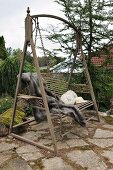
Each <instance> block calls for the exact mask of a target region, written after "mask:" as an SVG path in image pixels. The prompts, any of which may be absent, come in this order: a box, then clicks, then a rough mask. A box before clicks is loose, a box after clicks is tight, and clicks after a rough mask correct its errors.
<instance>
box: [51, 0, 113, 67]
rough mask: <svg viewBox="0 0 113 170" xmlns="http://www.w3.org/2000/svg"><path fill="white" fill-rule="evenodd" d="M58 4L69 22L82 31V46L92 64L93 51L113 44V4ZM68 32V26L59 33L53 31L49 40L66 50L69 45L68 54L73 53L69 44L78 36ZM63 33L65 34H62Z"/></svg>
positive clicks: (82, 0)
mask: <svg viewBox="0 0 113 170" xmlns="http://www.w3.org/2000/svg"><path fill="white" fill-rule="evenodd" d="M56 2H57V3H58V4H59V5H61V6H62V7H63V10H62V11H63V12H64V15H65V16H66V18H67V19H68V21H69V22H71V23H72V24H73V25H75V26H76V27H77V28H78V29H79V30H81V33H82V37H83V39H82V40H83V41H82V45H83V47H84V52H85V53H86V54H87V56H88V64H90V61H91V57H92V52H93V51H97V50H98V48H101V47H103V45H104V44H106V43H113V29H112V25H113V2H112V1H108V0H98V1H97V0H74V1H73V0H56ZM67 30H68V31H69V28H68V26H66V25H64V27H63V28H62V29H60V30H59V33H55V29H52V31H53V34H52V33H51V36H50V37H49V39H51V40H53V41H55V42H60V45H61V46H62V48H65V49H66V45H67V48H68V50H67V49H66V52H68V53H71V51H72V48H71V49H70V48H69V47H70V46H69V44H70V42H73V41H74V39H75V36H76V35H74V33H73V32H72V31H71V32H70V34H67V32H68V31H67ZM63 31H65V32H64V33H62V32H63ZM66 31H67V32H66ZM61 34H62V36H61ZM74 47H75V48H76V46H74ZM70 50H71V51H70Z"/></svg>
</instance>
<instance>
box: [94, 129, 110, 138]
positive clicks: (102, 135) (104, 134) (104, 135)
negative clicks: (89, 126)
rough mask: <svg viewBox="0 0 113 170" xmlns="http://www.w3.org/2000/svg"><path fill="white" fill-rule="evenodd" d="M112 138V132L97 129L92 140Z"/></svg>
mask: <svg viewBox="0 0 113 170" xmlns="http://www.w3.org/2000/svg"><path fill="white" fill-rule="evenodd" d="M111 137H113V132H111V131H109V130H103V129H97V130H96V132H95V134H94V136H93V138H111Z"/></svg>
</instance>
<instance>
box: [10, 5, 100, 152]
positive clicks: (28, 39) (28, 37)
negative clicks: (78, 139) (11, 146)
mask: <svg viewBox="0 0 113 170" xmlns="http://www.w3.org/2000/svg"><path fill="white" fill-rule="evenodd" d="M38 17H50V18H54V19H58V20H61V21H63V22H65V23H66V24H68V25H69V26H70V27H71V28H73V29H74V31H77V29H76V27H75V26H74V25H72V24H71V23H70V22H68V21H66V20H65V19H62V18H60V17H57V16H53V15H48V14H40V15H34V16H30V10H29V8H28V10H27V17H26V19H25V42H24V48H23V56H22V59H21V65H20V70H19V75H18V81H17V87H16V92H15V100H14V106H13V113H12V119H11V124H10V130H9V133H10V135H12V136H13V137H15V138H17V139H19V140H21V141H24V142H26V143H29V144H32V145H35V146H37V147H39V148H40V149H44V150H47V151H50V152H53V153H55V154H58V149H57V142H56V137H55V134H54V127H53V123H52V120H51V116H50V112H49V107H48V102H47V98H46V94H45V90H44V86H43V81H42V76H41V73H40V68H39V63H38V59H37V55H36V50H35V43H34V41H33V36H32V33H33V28H32V20H33V19H34V18H38ZM29 45H30V46H31V50H32V53H33V60H34V64H35V67H36V73H37V77H38V79H39V85H40V90H41V94H42V99H43V103H44V108H45V111H46V115H47V121H48V125H49V129H50V134H51V138H52V142H53V150H52V149H50V148H49V147H46V146H44V145H39V144H38V143H37V142H34V141H31V140H28V139H26V138H24V137H22V136H20V135H17V134H15V133H13V128H15V127H19V126H21V125H24V124H27V123H29V122H31V121H33V120H29V121H26V122H23V123H21V124H19V125H16V126H14V118H15V114H16V106H17V100H18V97H19V89H20V84H21V77H22V72H23V67H24V61H25V56H26V52H27V47H28V46H29ZM82 55H83V54H82ZM83 62H84V66H85V68H86V74H87V77H88V82H89V87H90V91H91V96H92V100H93V104H94V107H95V110H96V112H97V117H98V120H99V115H98V108H97V105H96V101H95V96H94V93H93V88H92V85H91V80H90V76H89V73H88V69H87V65H86V62H85V57H84V55H83ZM32 97H33V96H30V98H32ZM35 98H36V96H35ZM37 98H38V97H37Z"/></svg>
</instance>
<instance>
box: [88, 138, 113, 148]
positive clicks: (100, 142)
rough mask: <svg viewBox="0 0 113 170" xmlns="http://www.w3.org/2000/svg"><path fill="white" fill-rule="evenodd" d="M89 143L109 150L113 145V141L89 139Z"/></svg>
mask: <svg viewBox="0 0 113 170" xmlns="http://www.w3.org/2000/svg"><path fill="white" fill-rule="evenodd" d="M88 141H89V142H90V143H92V144H94V145H97V146H98V147H101V148H107V147H110V146H112V145H113V139H88Z"/></svg>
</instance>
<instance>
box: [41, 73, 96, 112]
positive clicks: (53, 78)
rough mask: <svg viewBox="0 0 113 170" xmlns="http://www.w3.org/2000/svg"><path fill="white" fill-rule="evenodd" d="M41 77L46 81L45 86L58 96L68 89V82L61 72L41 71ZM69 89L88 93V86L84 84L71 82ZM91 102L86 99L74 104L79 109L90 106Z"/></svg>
mask: <svg viewBox="0 0 113 170" xmlns="http://www.w3.org/2000/svg"><path fill="white" fill-rule="evenodd" d="M42 77H43V79H44V80H45V82H46V85H47V88H48V89H49V90H50V91H51V92H53V93H54V94H56V95H58V96H59V97H60V96H61V95H63V94H64V93H65V92H67V90H68V82H67V81H66V79H65V78H64V75H63V74H62V73H60V74H58V73H43V74H42ZM70 88H71V90H73V91H74V92H75V93H90V91H89V87H88V85H86V84H73V85H71V86H70ZM92 105H93V102H92V101H90V100H87V101H86V102H83V103H78V104H76V106H77V107H78V109H79V110H84V109H86V108H88V107H91V106H92Z"/></svg>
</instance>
